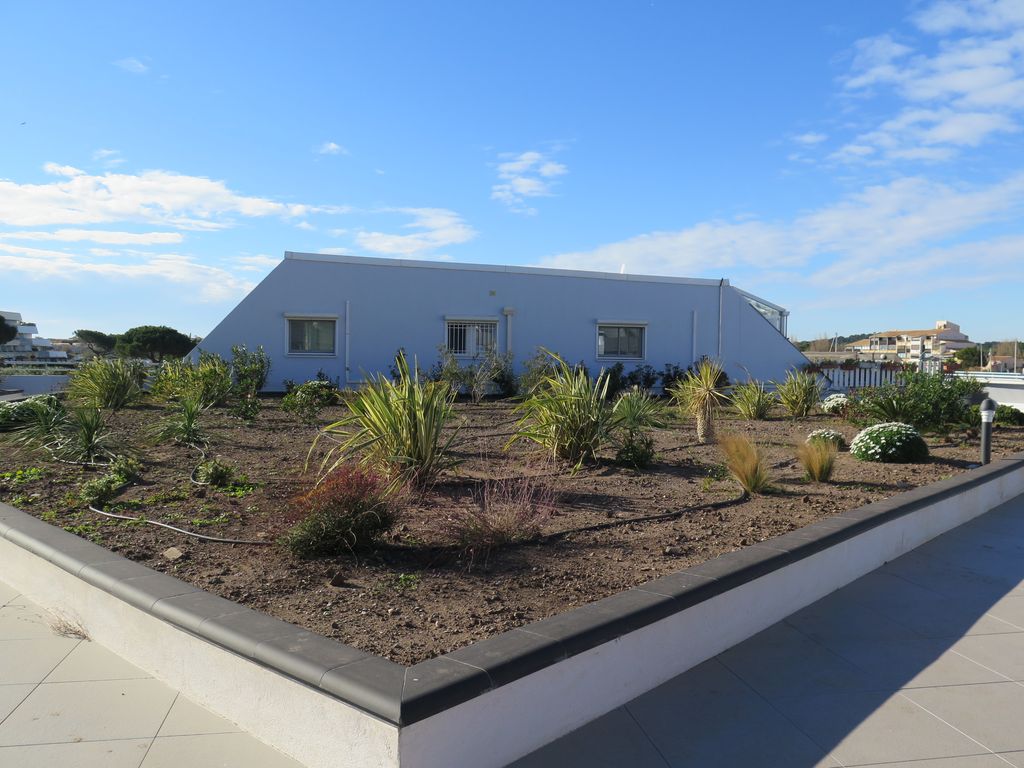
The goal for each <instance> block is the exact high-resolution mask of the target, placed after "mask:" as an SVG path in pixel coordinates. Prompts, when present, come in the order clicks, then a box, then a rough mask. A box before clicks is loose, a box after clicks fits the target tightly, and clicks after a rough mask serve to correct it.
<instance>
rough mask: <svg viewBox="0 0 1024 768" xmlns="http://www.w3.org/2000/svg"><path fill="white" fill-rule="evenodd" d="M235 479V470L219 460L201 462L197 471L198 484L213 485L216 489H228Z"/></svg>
mask: <svg viewBox="0 0 1024 768" xmlns="http://www.w3.org/2000/svg"><path fill="white" fill-rule="evenodd" d="M234 478H235V472H234V470H233V469H231V467H229V466H228V465H227V464H223V463H221V462H220V461H218V460H217V459H207V460H206V461H204V462H201V463H200V464H199V466H198V467H196V471H195V479H196V482H198V483H202V484H204V485H211V486H213V487H214V488H227V487H229V486H230V485H231V483H232V481H233V480H234Z"/></svg>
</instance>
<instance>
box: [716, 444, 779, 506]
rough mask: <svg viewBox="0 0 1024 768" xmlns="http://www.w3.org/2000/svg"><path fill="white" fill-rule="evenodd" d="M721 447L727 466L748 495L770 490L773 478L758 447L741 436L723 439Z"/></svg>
mask: <svg viewBox="0 0 1024 768" xmlns="http://www.w3.org/2000/svg"><path fill="white" fill-rule="evenodd" d="M719 445H720V446H721V448H722V452H723V453H724V454H725V466H726V467H728V468H729V472H731V473H732V476H733V477H734V478H736V481H737V482H738V483H739V484H740V485H741V486H743V490H744V491H745V492H746V493H748V494H751V495H755V494H759V493H764V492H766V491H767V490H768V489H769V486H770V485H771V477H770V476H769V475H768V467H767V466H766V465H765V462H764V458H763V457H762V456H761V452H760V451H759V450H758V449H757V446H755V445H754V444H753V443H751V442H750V440H748V439H747V438H745V437H742V436H740V435H728V436H727V437H723V438H722V439H721V440H720V441H719Z"/></svg>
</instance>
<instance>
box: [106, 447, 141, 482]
mask: <svg viewBox="0 0 1024 768" xmlns="http://www.w3.org/2000/svg"><path fill="white" fill-rule="evenodd" d="M110 474H112V475H117V476H118V477H120V478H121V479H123V480H124V481H125V482H126V483H134V482H135V481H137V480H138V479H139V478H140V477H142V462H141V461H139V460H138V459H136V458H133V457H131V456H125V455H123V454H122V455H119V456H115V457H114V458H113V460H112V461H111V462H110Z"/></svg>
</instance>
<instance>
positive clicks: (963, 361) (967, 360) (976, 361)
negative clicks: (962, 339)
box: [953, 347, 981, 368]
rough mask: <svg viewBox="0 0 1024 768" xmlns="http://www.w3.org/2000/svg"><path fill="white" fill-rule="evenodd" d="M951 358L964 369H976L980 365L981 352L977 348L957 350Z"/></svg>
mask: <svg viewBox="0 0 1024 768" xmlns="http://www.w3.org/2000/svg"><path fill="white" fill-rule="evenodd" d="M953 356H954V357H955V358H956V359H957V361H958V362H959V363H960V365H962V366H963V367H964V368H978V367H979V366H980V365H981V352H980V351H979V350H978V348H977V347H964V348H963V349H958V350H957V351H956V353H955V354H954V355H953Z"/></svg>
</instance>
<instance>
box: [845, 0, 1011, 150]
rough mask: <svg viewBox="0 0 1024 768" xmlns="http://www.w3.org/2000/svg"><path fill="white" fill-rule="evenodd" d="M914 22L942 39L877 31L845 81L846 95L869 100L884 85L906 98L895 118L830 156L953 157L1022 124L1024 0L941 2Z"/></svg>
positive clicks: (858, 50)
mask: <svg viewBox="0 0 1024 768" xmlns="http://www.w3.org/2000/svg"><path fill="white" fill-rule="evenodd" d="M913 21H914V23H915V24H916V25H917V27H918V29H919V30H921V31H922V32H923V33H925V34H926V35H935V36H938V39H937V40H929V39H927V38H926V39H924V40H922V41H920V42H918V43H915V45H914V46H911V45H910V44H908V43H906V42H898V41H896V40H895V39H894V38H893V37H892V36H891V35H880V36H877V37H872V38H866V39H863V40H860V41H858V42H857V43H856V45H855V47H854V55H853V60H852V64H851V67H850V72H849V73H848V74H847V75H846V76H845V77H844V78H843V86H844V89H845V90H846V92H847V93H848V94H850V95H854V96H858V97H867V96H871V95H873V94H874V92H875V91H876V90H879V89H883V88H884V89H889V90H891V92H892V93H893V94H894V95H895V96H897V97H898V98H899V99H900V100H901V102H902V103H901V105H900V106H899V107H898V108H897V111H896V113H895V116H893V117H890V118H888V119H885V120H883V121H881V123H879V125H878V126H877V127H876V128H873V129H871V130H869V131H866V132H863V133H861V134H860V135H858V136H856V137H855V138H854V139H852V140H851V141H849V142H848V143H847V144H846V145H845V146H843V147H841V148H840V149H839V150H838V151H836V152H835V153H833V154H832V155H831V156H830V159H832V160H834V161H839V162H850V161H860V162H863V161H864V160H865V159H868V160H869V161H870V162H873V163H878V162H886V161H892V160H926V161H933V162H934V161H940V160H949V159H952V158H954V157H956V156H957V155H958V154H959V153H960V152H962V151H963V150H964V149H965V148H970V147H978V146H980V145H982V144H984V143H985V142H988V141H990V140H993V139H994V138H996V137H998V136H1000V135H1005V134H1009V133H1014V132H1016V131H1018V130H1019V129H1020V126H1019V120H1020V118H1021V117H1022V115H1024V2H1021V0H966V1H965V2H956V3H953V2H947V1H945V0H940V1H939V2H934V3H931V4H930V5H926V6H925V7H924V8H922V9H921V10H920V11H919V12H918V13H916V14H915V15H914V16H913ZM964 32H966V33H969V34H967V35H964V34H963V33H964ZM957 35H960V36H957ZM865 148H867V149H870V150H871V151H870V152H866V151H863V150H864V149H865Z"/></svg>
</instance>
